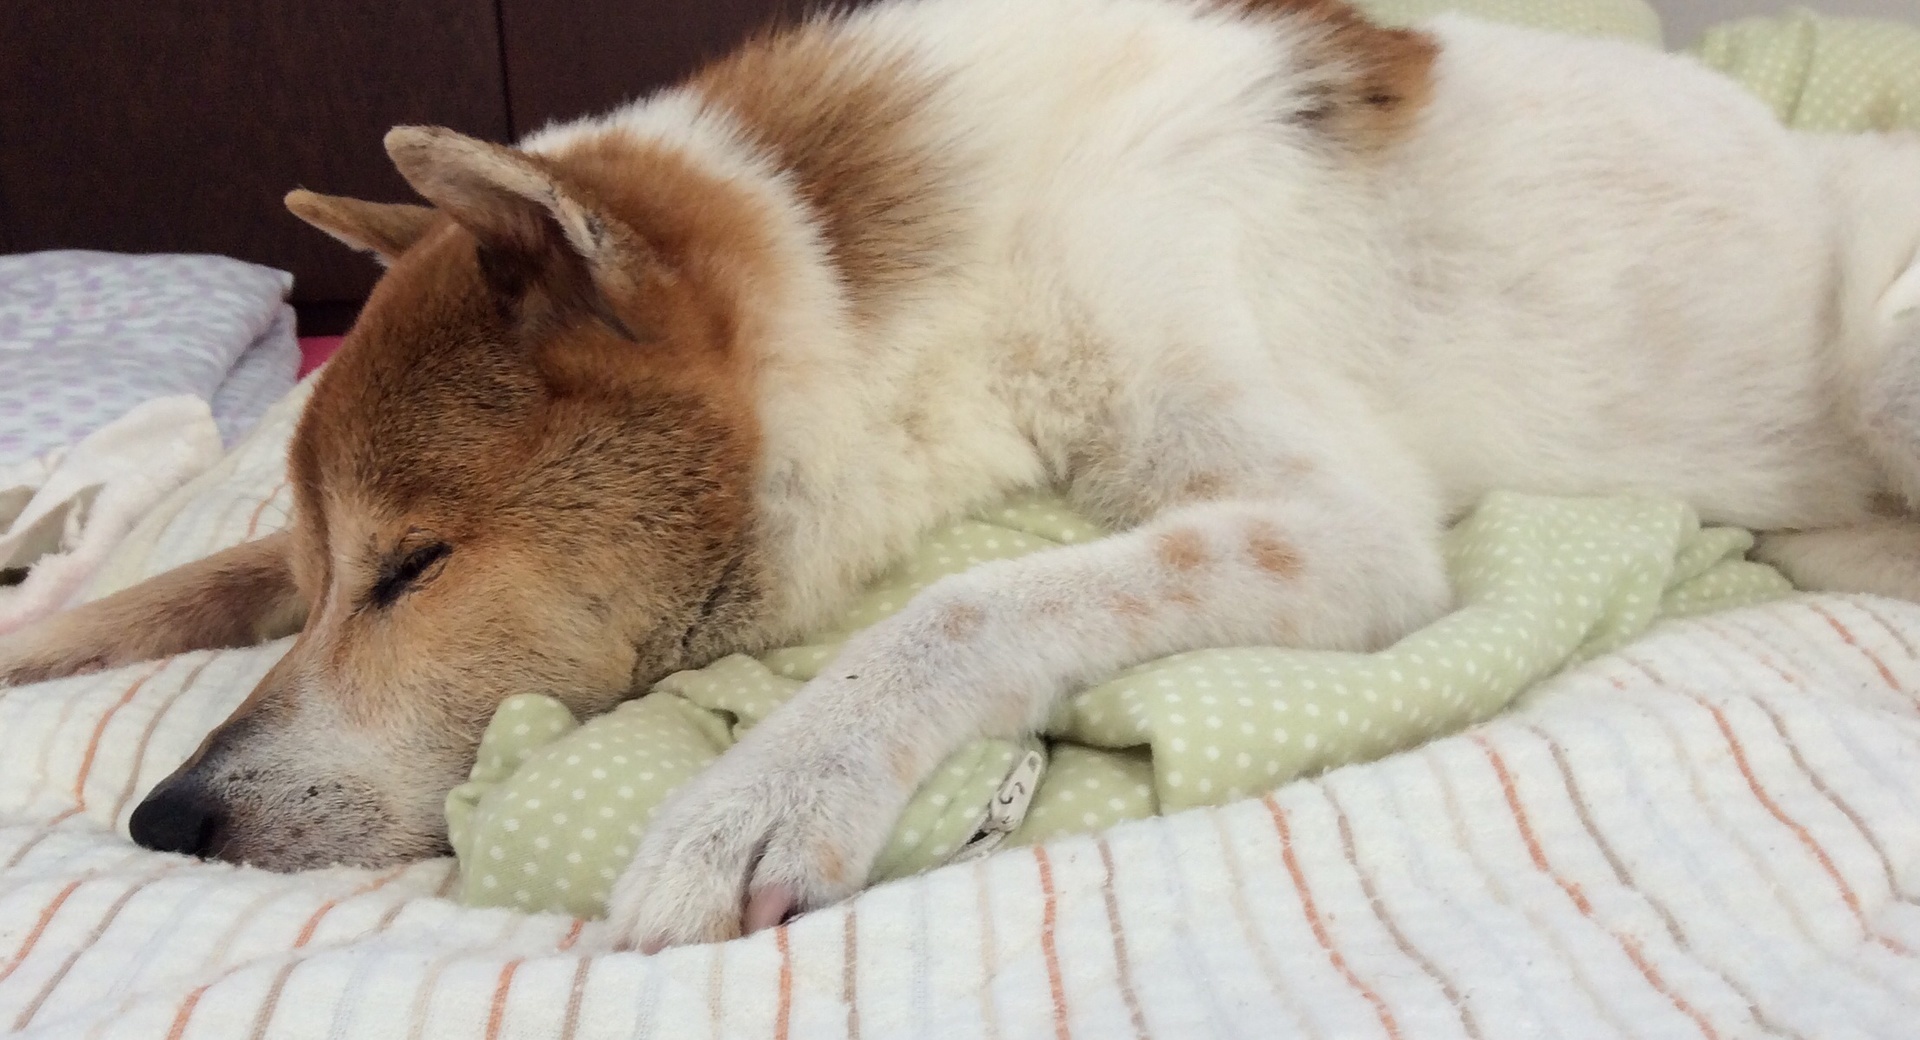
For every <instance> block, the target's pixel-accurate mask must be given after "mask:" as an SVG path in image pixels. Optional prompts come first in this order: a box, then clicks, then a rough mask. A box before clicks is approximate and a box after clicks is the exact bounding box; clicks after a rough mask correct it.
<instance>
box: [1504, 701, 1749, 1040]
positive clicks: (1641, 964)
mask: <svg viewBox="0 0 1920 1040" xmlns="http://www.w3.org/2000/svg"><path fill="white" fill-rule="evenodd" d="M1472 740H1473V742H1474V743H1475V744H1476V745H1478V746H1479V748H1480V750H1481V752H1482V753H1483V754H1485V755H1486V756H1487V761H1488V763H1490V764H1491V765H1492V766H1493V772H1494V775H1496V776H1498V777H1499V778H1500V790H1501V793H1502V794H1504V795H1505V796H1506V800H1507V809H1508V811H1509V812H1510V813H1512V815H1513V822H1514V824H1515V825H1516V826H1517V827H1518V828H1519V829H1520V838H1521V840H1522V841H1523V842H1524V843H1525V844H1526V846H1527V855H1528V856H1529V857H1531V858H1532V859H1533V865H1534V868H1535V869H1537V870H1538V871H1540V873H1542V874H1545V875H1547V877H1549V878H1552V879H1553V883H1554V884H1556V885H1558V886H1560V890H1561V891H1562V892H1565V893H1566V894H1567V898H1568V899H1569V900H1572V902H1573V905H1574V906H1575V907H1576V908H1578V909H1579V911H1580V914H1581V916H1582V917H1585V918H1586V919H1587V920H1589V921H1592V922H1593V923H1594V924H1595V925H1596V926H1599V927H1600V928H1601V929H1602V930H1603V931H1605V932H1606V933H1607V934H1608V935H1610V936H1612V937H1613V941H1614V942H1616V943H1618V944H1619V945H1620V949H1621V950H1622V951H1624V952H1625V953H1626V955H1627V959H1628V960H1630V961H1632V962H1633V966H1634V967H1636V968H1638V969H1640V975H1641V976H1642V977H1643V978H1645V979H1646V980H1647V985H1649V986H1652V987H1653V988H1654V989H1655V990H1656V991H1658V992H1659V993H1660V995H1661V996H1663V997H1666V998H1667V1000H1668V1001H1669V1002H1670V1003H1672V1004H1673V1006H1674V1008H1675V1009H1676V1010H1678V1011H1679V1012H1680V1013H1681V1014H1683V1015H1686V1016H1687V1017H1688V1018H1690V1019H1692V1020H1693V1024H1694V1025H1696V1026H1698V1027H1699V1028H1700V1032H1701V1033H1702V1034H1703V1035H1705V1036H1706V1037H1707V1038H1708V1040H1717V1038H1718V1037H1719V1035H1720V1034H1719V1032H1718V1031H1717V1030H1715V1029H1714V1028H1713V1023H1712V1022H1710V1021H1708V1019H1707V1016H1706V1015H1704V1014H1702V1013H1701V1012H1700V1009H1698V1008H1696V1007H1694V1006H1693V1005H1692V1004H1690V1003H1688V1002H1687V999H1686V998H1685V997H1682V996H1681V995H1680V994H1679V993H1677V992H1675V991H1674V990H1673V988H1672V987H1670V986H1669V985H1668V984H1667V980H1666V979H1665V978H1664V977H1663V976H1661V974H1660V970H1659V969H1658V968H1655V967H1654V966H1653V962H1652V961H1649V960H1647V957H1646V953H1645V951H1644V950H1642V949H1641V946H1640V941H1639V940H1637V939H1635V938H1633V937H1632V936H1630V935H1622V934H1621V933H1619V932H1616V931H1614V930H1613V929H1611V928H1607V927H1606V926H1605V925H1602V924H1601V923H1600V919H1599V918H1598V917H1597V916H1596V915H1595V914H1594V910H1593V904H1592V903H1591V902H1589V901H1588V899H1587V895H1586V893H1585V892H1583V891H1581V889H1580V884H1579V882H1576V881H1569V880H1567V879H1566V878H1564V877H1562V876H1560V872H1559V871H1557V870H1555V869H1553V864H1551V863H1549V862H1548V861H1547V853H1546V850H1545V849H1543V848H1541V846H1540V838H1539V836H1538V835H1536V834H1534V832H1533V823H1532V821H1531V820H1529V819H1528V818H1527V811H1526V809H1525V808H1523V807H1522V806H1521V805H1520V792H1519V789H1518V788H1517V787H1516V786H1515V785H1514V782H1513V774H1512V773H1511V772H1509V771H1508V769H1507V763H1506V760H1505V759H1503V758H1501V757H1500V752H1499V751H1497V750H1495V749H1494V746H1493V745H1492V744H1491V743H1489V742H1488V741H1487V738H1486V737H1484V736H1481V735H1480V734H1478V733H1475V734H1473V735H1472Z"/></svg>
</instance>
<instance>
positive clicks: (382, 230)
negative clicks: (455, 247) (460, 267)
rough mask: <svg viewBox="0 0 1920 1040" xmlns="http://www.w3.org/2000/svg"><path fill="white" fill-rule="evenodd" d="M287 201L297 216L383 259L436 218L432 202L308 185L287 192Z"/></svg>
mask: <svg viewBox="0 0 1920 1040" xmlns="http://www.w3.org/2000/svg"><path fill="white" fill-rule="evenodd" d="M286 203H287V210H288V211H289V212H291V213H292V214H293V215H294V216H296V217H299V218H300V219H301V220H304V221H306V222H307V223H309V224H312V225H313V226H314V227H317V228H319V229H320V230H322V231H325V232H326V233H327V234H329V235H332V236H333V237H334V238H337V239H339V240H340V241H342V242H345V243H346V244H347V245H349V246H352V247H353V248H355V249H358V250H360V251H361V252H364V253H372V254H374V255H375V256H377V257H379V258H380V261H381V262H382V263H391V262H392V261H393V259H394V258H395V257H397V256H399V255H400V254H401V253H404V252H406V251H407V247H408V246H411V245H413V244H414V243H415V242H418V241H419V240H420V236H422V235H424V234H426V233H427V229H428V228H429V227H431V226H432V225H433V218H434V212H433V208H432V207H430V206H409V205H404V204H399V203H390V202H362V201H361V200H359V199H347V198H341V197H340V196H338V195H322V194H320V193H318V192H312V191H308V190H306V189H305V188H296V189H294V190H293V191H290V192H287V198H286Z"/></svg>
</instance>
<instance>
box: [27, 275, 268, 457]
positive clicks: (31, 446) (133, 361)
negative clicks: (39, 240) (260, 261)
mask: <svg viewBox="0 0 1920 1040" xmlns="http://www.w3.org/2000/svg"><path fill="white" fill-rule="evenodd" d="M292 284H293V276H292V275H289V274H287V273H286V272H284V271H276V270H273V269H272V268H267V267H260V266H258V265H255V264H249V263H244V262H242V261H239V260H233V259H229V258H227V257H221V256H192V255H172V254H158V255H151V256H130V255H124V254H118V253H94V252H82V251H77V250H62V251H57V252H46V253H25V254H20V255H15V256H0V465H6V464H9V463H15V462H21V461H25V460H27V459H30V458H35V457H37V456H39V455H42V454H45V453H46V452H47V451H50V450H52V449H54V448H58V447H63V446H65V445H69V444H73V443H75V442H76V441H79V440H80V439H81V438H83V437H85V436H86V435H87V434H89V433H92V432H93V431H95V430H97V429H99V428H100V427H102V426H105V425H106V424H107V423H109V422H112V421H113V420H114V419H116V418H119V417H120V416H121V415H124V414H126V412H127V411H128V410H129V409H131V408H133V407H134V406H135V405H138V404H140V403H142V402H144V401H148V400H151V399H153V398H155V397H162V396H165V395H169V394H183V393H184V394H193V395H195V396H197V397H200V398H201V399H202V400H205V401H207V402H209V404H211V405H212V406H213V408H214V414H215V418H216V420H219V421H220V422H221V433H222V434H223V436H226V437H227V438H228V439H229V443H231V440H232V438H234V437H237V436H238V435H239V434H240V433H241V432H244V428H245V426H247V425H250V424H251V422H252V420H253V419H256V418H258V416H259V414H260V412H261V411H263V410H264V409H265V407H266V405H267V404H268V403H270V402H271V401H272V400H274V399H276V398H278V397H280V396H281V395H283V394H285V393H286V392H287V390H288V389H290V388H291V387H292V386H293V382H294V374H295V372H296V371H297V369H298V367H299V343H298V342H297V341H296V339H295V338H294V328H293V313H292V309H291V308H289V307H288V306H287V305H286V302H285V300H286V295H287V290H288V289H289V288H291V286H292ZM222 413H224V414H222Z"/></svg>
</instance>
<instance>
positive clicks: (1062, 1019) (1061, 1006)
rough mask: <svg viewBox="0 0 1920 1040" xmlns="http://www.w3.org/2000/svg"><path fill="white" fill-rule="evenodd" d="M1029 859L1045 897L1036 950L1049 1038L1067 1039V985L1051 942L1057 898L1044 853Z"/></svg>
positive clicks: (1038, 850)
mask: <svg viewBox="0 0 1920 1040" xmlns="http://www.w3.org/2000/svg"><path fill="white" fill-rule="evenodd" d="M1033 859H1034V862H1035V863H1038V864H1039V865H1040V893H1041V895H1042V896H1043V897H1044V898H1045V904H1044V908H1043V909H1042V911H1041V914H1040V948H1041V950H1043V951H1044V952H1045V953H1046V958H1047V986H1048V987H1049V988H1050V989H1051V990H1052V991H1053V1035H1054V1037H1055V1038H1056V1040H1068V1038H1069V1037H1071V1036H1072V1035H1073V1030H1072V1029H1070V1028H1068V1026H1067V985H1066V982H1065V980H1063V979H1062V978H1061V977H1060V949H1059V947H1058V945H1056V944H1055V942H1054V935H1053V930H1054V925H1055V923H1056V922H1057V921H1058V920H1059V916H1060V896H1059V894H1058V893H1056V892H1055V891H1054V890H1053V864H1052V863H1050V862H1048V860H1047V850H1046V849H1044V848H1042V847H1041V846H1038V845H1035V846H1034V847H1033Z"/></svg>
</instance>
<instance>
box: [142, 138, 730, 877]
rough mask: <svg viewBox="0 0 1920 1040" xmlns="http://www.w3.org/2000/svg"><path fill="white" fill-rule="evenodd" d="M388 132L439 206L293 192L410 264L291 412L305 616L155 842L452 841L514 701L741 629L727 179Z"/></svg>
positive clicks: (699, 654) (426, 845) (159, 827)
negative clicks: (703, 233)
mask: <svg viewBox="0 0 1920 1040" xmlns="http://www.w3.org/2000/svg"><path fill="white" fill-rule="evenodd" d="M388 148H389V151H390V152H391V153H392V155H393V157H394V159H395V162H396V164H397V165H398V166H399V168H400V170H401V172H402V173H403V174H404V175H405V176H406V177H407V179H408V180H409V181H410V182H411V183H412V184H413V185H414V187H415V188H416V189H417V190H418V191H420V193H421V194H422V195H423V196H425V197H426V198H427V199H428V200H430V201H432V202H433V203H435V204H436V209H437V211H436V210H430V209H427V208H425V207H394V206H380V205H376V204H372V203H362V202H356V201H353V200H346V199H329V198H325V197H322V196H316V195H313V194H311V193H306V192H297V193H295V194H294V195H293V196H290V197H289V200H288V204H289V208H291V209H293V210H294V211H295V212H296V213H297V214H299V215H300V216H302V217H303V218H305V219H307V220H309V221H310V222H312V223H314V224H316V225H318V226H320V227H321V228H322V229H323V230H326V231H327V232H329V233H330V234H333V235H334V236H335V237H338V238H340V239H342V240H344V241H347V242H349V243H350V244H354V245H357V246H361V247H364V248H368V249H371V250H373V251H376V252H378V253H380V254H382V255H383V256H384V257H385V258H386V259H387V261H388V262H389V263H390V265H391V267H390V270H389V271H388V273H387V275H386V277H385V278H384V279H382V281H381V282H380V284H379V285H378V287H377V288H376V289H375V291H374V294H373V297H372V299H370V300H369V301H368V304H367V307H366V310H365V312H364V313H363V314H362V316H361V319H360V321H359V322H358V324H357V325H356V326H355V328H354V329H353V331H352V332H351V333H350V334H349V335H348V337H347V340H346V342H345V344H344V345H343V347H342V349H341V351H340V353H339V355H338V356H337V357H336V358H335V359H334V360H333V361H332V362H331V363H330V364H329V366H328V368H327V369H326V370H325V371H324V372H323V373H322V374H321V375H320V376H319V377H318V382H317V384H316V386H315V387H314V390H313V396H312V399H311V401H310V402H309V403H308V405H307V407H306V411H305V413H304V414H303V416H302V418H301V421H300V423H299V426H298V428H297V430H296V432H295V435H294V438H293V443H292V448H291V453H290V457H289V467H290V473H291V476H292V480H293V485H294V489H295V516H294V523H293V528H292V530H291V532H290V534H289V536H288V537H287V538H286V539H285V546H286V550H285V559H286V564H287V565H288V568H289V569H290V573H291V575H292V580H293V584H294V585H295V586H296V587H297V590H298V593H299V595H298V598H299V599H300V600H302V601H304V602H305V603H306V604H307V605H308V607H309V610H308V615H307V621H306V625H305V628H304V629H303V630H302V631H301V633H300V636H299V639H298V640H297V641H296V642H295V643H294V645H293V648H292V649H291V650H290V651H289V652H288V653H287V655H286V657H285V658H284V659H283V660H282V661H281V662H280V663H279V664H278V665H277V666H276V667H275V668H274V669H273V671H272V672H271V673H269V674H268V675H267V677H266V678H265V679H263V680H262V681H261V683H260V685H259V687H258V688H257V689H256V690H255V691H254V693H253V695H252V696H251V697H250V698H248V700H247V702H246V703H245V704H244V705H243V706H242V708H241V710H240V711H239V712H237V713H236V715H235V716H234V717H233V718H232V719H231V720H230V721H229V722H227V723H226V724H225V725H224V726H223V727H221V728H220V729H219V730H218V731H216V732H215V733H214V734H213V735H212V736H210V737H209V738H208V740H207V743H206V744H205V745H204V746H203V747H202V749H201V751H200V753H199V754H198V755H196V756H195V757H194V759H193V760H191V761H190V762H189V763H188V764H187V765H185V766H183V767H182V768H181V769H180V770H179V771H178V772H177V773H175V774H174V776H172V777H171V778H169V779H168V780H167V781H166V782H165V783H163V784H162V785H161V786H160V787H159V788H157V789H156V791H155V793H154V794H153V795H152V796H150V797H149V799H148V800H147V802H146V803H144V804H143V805H142V806H141V808H140V809H139V810H137V811H136V813H135V818H134V820H133V825H132V826H133V831H134V835H135V837H136V839H138V840H141V841H142V843H143V844H150V845H155V846H157V847H169V848H173V849H176V850H179V851H189V852H198V853H203V854H210V855H216V856H219V857H220V858H224V859H230V860H244V861H248V862H253V863H256V864H260V865H263V866H268V867H273V868H279V869H293V868H299V867H303V866H311V865H318V864H323V863H332V862H349V863H359V864H366V865H372V864H380V863H387V862H392V861H396V860H401V859H406V858H414V857H418V856H420V855H424V854H431V853H433V852H435V851H438V850H440V849H441V848H442V847H443V846H444V834H445V824H444V819H443V817H442V815H441V813H442V802H443V800H444V796H445V793H446V792H447V791H448V790H449V789H450V788H451V787H453V786H454V785H456V784H458V783H459V782H461V781H462V780H464V779H465V776H466V771H467V769H468V767H469V766H470V764H471V762H472V758H473V750H474V747H475V745H476V744H477V743H478V741H479V738H480V734H481V731H482V729H483V728H484V727H485V725H486V722H487V720H488V718H489V717H490V716H491V715H492V713H493V711H494V709H495V708H496V707H497V706H498V705H499V703H500V702H501V700H502V699H504V698H506V697H508V696H511V695H513V694H516V693H544V694H549V695H551V696H555V697H558V698H560V699H561V700H562V701H564V702H566V703H567V704H568V705H569V706H570V707H571V708H573V709H574V710H575V711H577V712H583V713H588V712H598V711H604V710H606V709H607V708H609V707H611V706H612V705H613V704H614V703H616V702H617V701H619V700H620V699H622V698H624V697H627V696H629V695H631V694H632V693H634V692H636V691H638V690H641V689H644V688H645V685H646V684H647V683H649V682H651V681H652V680H654V679H656V678H658V677H659V676H661V675H664V674H666V673H667V672H669V671H672V670H675V669H678V668H683V667H688V666H692V665H698V664H703V663H705V662H706V661H708V660H711V659H712V658H713V657H715V656H718V655H719V654H720V653H722V652H724V651H725V650H728V649H733V648H737V647H739V646H740V645H742V644H743V643H746V642H750V641H751V640H750V631H751V629H752V627H753V626H754V624H755V620H756V616H757V613H758V605H759V603H760V601H761V597H760V596H759V593H758V591H757V590H758V588H759V584H760V579H761V569H760V561H759V559H758V558H757V555H756V551H755V547H754V542H753V539H752V517H751V515H750V486H749V485H750V481H751V480H752V478H753V471H754V461H755V456H756V450H757V441H756V438H757V432H758V431H757V429H756V426H755V423H754V418H753V411H752V405H751V401H750V396H749V395H750V390H751V388H750V386H749V383H748V376H747V373H746V371H745V364H744V359H743V358H742V357H741V355H740V352H739V351H737V350H736V349H734V346H735V345H734V343H733V342H732V339H733V336H734V333H735V330H734V329H733V328H732V326H731V324H730V322H729V320H728V319H727V317H726V315H728V314H729V313H731V312H730V310H729V309H728V308H727V307H726V306H723V303H724V302H726V300H727V296H728V294H729V293H730V292H731V291H732V287H730V286H729V285H727V284H724V282H723V280H722V279H721V278H720V276H718V275H716V273H715V272H716V271H718V270H719V269H720V267H719V266H718V265H716V264H715V263H713V262H711V257H709V256H708V255H706V254H705V253H703V250H705V249H706V248H707V247H708V245H709V243H707V242H705V241H703V240H702V239H701V238H700V237H699V236H698V235H697V234H696V233H695V232H694V230H693V229H692V226H691V225H683V224H679V223H676V222H675V220H674V219H673V218H672V214H673V213H675V212H699V213H703V214H705V215H706V216H708V217H709V218H711V216H712V215H713V213H714V211H715V208H716V206H719V207H724V206H725V204H726V202H727V200H726V198H725V196H724V194H722V193H721V192H720V191H719V189H717V188H715V187H714V186H712V185H710V184H707V183H705V182H703V181H701V180H700V179H699V178H698V177H697V176H696V175H694V174H693V173H691V172H690V171H687V170H685V169H684V168H680V167H676V166H674V165H673V164H672V163H671V162H670V161H669V160H667V159H665V158H662V157H658V156H649V155H646V154H643V153H641V152H640V150H639V149H638V148H637V146H636V147H628V146H626V145H625V144H624V143H622V142H619V141H612V142H600V143H597V144H596V145H594V146H593V147H592V149H591V150H587V151H583V152H581V153H578V154H574V155H571V156H566V155H563V156H560V157H535V156H532V155H528V154H525V153H521V152H517V151H514V150H511V149H507V148H503V147H499V146H496V145H490V144H486V143H483V142H480V141H475V140H472V139H469V138H464V137H461V136H459V135H457V134H453V133H451V132H450V131H444V130H430V129H418V128H402V129H400V130H397V131H395V132H394V133H393V134H391V135H389V137H388ZM615 152H618V153H619V154H614V153H615ZM616 168H625V169H626V170H628V171H631V170H633V169H635V168H640V169H645V170H647V171H648V172H649V173H650V174H651V176H650V177H649V179H648V182H647V186H646V190H645V192H644V194H643V193H642V192H641V191H640V190H639V189H636V188H634V187H632V186H631V184H632V181H631V180H630V179H628V178H631V177H632V174H631V172H629V173H627V174H626V175H625V177H623V178H616V177H614V176H613V172H612V171H614V170H615V169H616ZM676 194H677V195H678V196H679V197H676ZM689 194H697V195H699V197H697V198H690V197H686V196H687V195H689ZM733 245H734V247H735V248H737V243H736V244H733Z"/></svg>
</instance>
